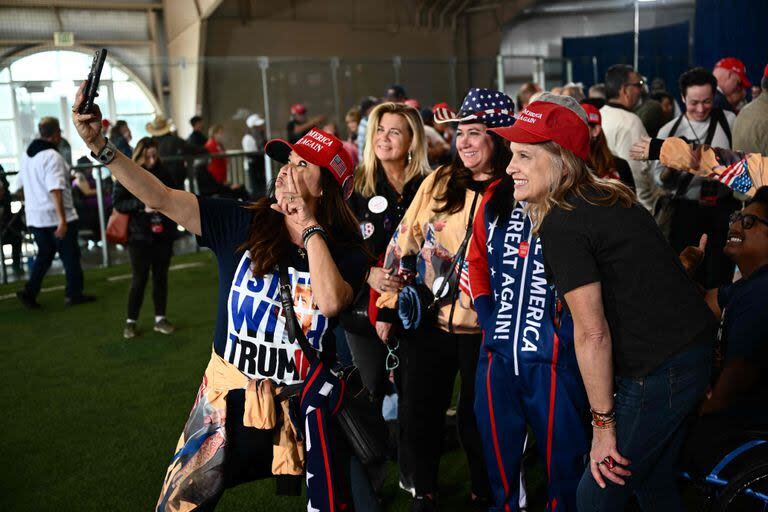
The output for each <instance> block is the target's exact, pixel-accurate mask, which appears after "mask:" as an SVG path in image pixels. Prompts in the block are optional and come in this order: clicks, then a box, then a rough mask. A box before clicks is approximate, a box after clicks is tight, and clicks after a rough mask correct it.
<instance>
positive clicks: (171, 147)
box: [145, 114, 195, 188]
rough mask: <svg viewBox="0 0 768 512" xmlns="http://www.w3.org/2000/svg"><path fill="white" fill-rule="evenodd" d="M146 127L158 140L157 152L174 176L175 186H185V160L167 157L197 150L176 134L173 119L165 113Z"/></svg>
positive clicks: (156, 117)
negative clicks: (168, 158) (168, 117)
mask: <svg viewBox="0 0 768 512" xmlns="http://www.w3.org/2000/svg"><path fill="white" fill-rule="evenodd" d="M145 129H146V130H147V133H148V134H150V135H151V136H152V137H154V139H155V141H157V152H158V154H159V156H160V159H161V160H163V166H164V167H165V169H166V170H167V171H168V173H169V174H170V175H171V177H172V178H173V183H174V185H175V187H176V188H183V187H184V179H185V178H186V177H187V171H186V165H185V163H184V160H176V159H172V160H167V159H166V157H180V156H182V155H184V154H185V153H192V152H195V151H193V150H190V149H191V147H188V144H187V143H186V142H184V139H182V138H181V137H179V136H178V135H176V129H175V127H174V125H173V121H172V120H170V119H167V118H166V117H165V116H164V115H163V114H157V115H156V116H155V118H154V119H153V120H152V122H150V123H147V124H146V125H145ZM188 150H189V151H188Z"/></svg>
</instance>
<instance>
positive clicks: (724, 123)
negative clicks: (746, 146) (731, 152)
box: [705, 108, 733, 149]
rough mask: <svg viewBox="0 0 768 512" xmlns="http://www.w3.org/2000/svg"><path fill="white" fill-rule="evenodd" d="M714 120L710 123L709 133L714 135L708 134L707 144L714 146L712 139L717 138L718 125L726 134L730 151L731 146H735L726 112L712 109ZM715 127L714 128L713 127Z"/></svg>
mask: <svg viewBox="0 0 768 512" xmlns="http://www.w3.org/2000/svg"><path fill="white" fill-rule="evenodd" d="M711 116H712V119H711V120H710V122H709V131H711V132H712V135H711V136H710V135H709V132H707V141H706V142H705V144H707V145H711V144H712V138H713V137H714V136H715V130H716V129H717V125H718V124H719V125H720V128H722V129H723V132H724V133H725V137H726V138H727V139H728V148H729V149H730V148H731V146H733V136H732V135H731V127H730V126H728V119H727V118H726V117H725V112H724V111H723V109H721V108H715V109H712V114H711ZM715 121H716V122H715ZM713 125H714V126H715V128H713V127H712V126H713Z"/></svg>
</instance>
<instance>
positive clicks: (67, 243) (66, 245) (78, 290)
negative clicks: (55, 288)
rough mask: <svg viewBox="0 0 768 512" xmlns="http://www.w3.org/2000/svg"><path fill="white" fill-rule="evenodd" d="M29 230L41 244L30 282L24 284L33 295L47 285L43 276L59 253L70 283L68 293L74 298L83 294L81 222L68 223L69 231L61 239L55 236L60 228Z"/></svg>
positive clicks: (25, 288) (67, 288) (27, 291)
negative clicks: (78, 239)
mask: <svg viewBox="0 0 768 512" xmlns="http://www.w3.org/2000/svg"><path fill="white" fill-rule="evenodd" d="M29 230H30V231H31V232H32V234H33V235H34V236H35V242H36V243H37V257H36V258H35V261H34V263H33V264H32V270H31V271H30V273H29V281H27V284H26V286H25V287H24V290H25V292H26V293H27V295H29V296H30V297H37V294H38V293H40V288H41V286H42V285H43V278H44V277H45V274H46V273H47V272H48V269H50V268H51V263H53V258H54V256H56V253H57V252H58V253H59V258H61V263H62V264H63V265H64V275H65V279H66V286H65V288H64V295H65V296H66V297H69V298H70V299H74V298H78V297H80V296H82V295H83V269H82V267H81V266H80V246H79V245H78V244H77V231H78V223H77V221H73V222H69V223H68V224H67V234H66V235H64V238H62V239H61V240H59V239H58V238H56V237H55V236H54V234H53V233H54V232H55V231H56V228H35V227H31V226H30V228H29Z"/></svg>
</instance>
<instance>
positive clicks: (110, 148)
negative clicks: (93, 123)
mask: <svg viewBox="0 0 768 512" xmlns="http://www.w3.org/2000/svg"><path fill="white" fill-rule="evenodd" d="M104 141H105V144H104V147H103V148H101V151H99V154H98V155H95V154H93V151H91V156H92V157H93V158H95V159H96V160H98V161H99V162H101V163H102V164H104V165H108V164H109V163H110V162H112V160H114V159H115V155H117V151H118V150H117V148H116V147H115V145H114V144H112V142H110V140H109V139H108V138H106V137H105V138H104Z"/></svg>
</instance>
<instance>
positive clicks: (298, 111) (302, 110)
mask: <svg viewBox="0 0 768 512" xmlns="http://www.w3.org/2000/svg"><path fill="white" fill-rule="evenodd" d="M306 113H307V107H305V106H304V104H303V103H294V104H293V105H291V114H293V115H302V114H306Z"/></svg>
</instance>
